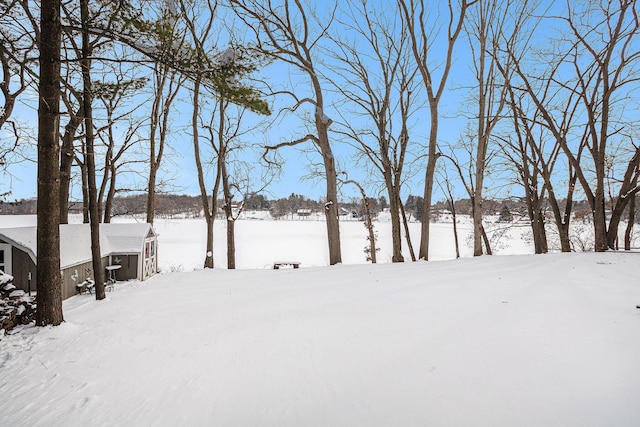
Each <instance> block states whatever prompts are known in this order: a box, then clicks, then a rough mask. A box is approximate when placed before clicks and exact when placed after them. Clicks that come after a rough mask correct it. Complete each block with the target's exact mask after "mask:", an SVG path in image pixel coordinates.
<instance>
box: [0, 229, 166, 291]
mask: <svg viewBox="0 0 640 427" xmlns="http://www.w3.org/2000/svg"><path fill="white" fill-rule="evenodd" d="M100 251H101V255H102V266H103V268H105V279H106V278H108V277H109V272H108V271H106V267H107V266H114V265H119V266H120V267H119V268H117V269H115V270H113V274H114V276H115V279H116V280H128V279H138V280H145V279H147V278H148V277H150V276H152V275H154V274H155V273H156V272H157V270H158V236H157V234H156V233H155V231H154V229H153V227H152V226H151V225H150V224H146V223H144V224H138V223H131V224H118V223H112V224H100ZM37 265H38V257H37V240H36V227H33V226H32V227H16V228H2V229H0V270H3V271H4V272H6V273H8V274H11V275H12V276H13V277H14V279H13V284H14V285H15V286H16V287H17V288H18V289H22V290H24V291H27V290H28V289H29V279H31V290H32V291H34V290H37V287H38V283H37V278H36V276H37V274H36V270H37ZM92 270H93V265H92V261H91V233H90V229H89V224H63V225H60V273H61V275H62V298H63V299H66V298H69V297H71V296H73V295H75V294H76V284H78V283H80V282H82V281H83V280H84V279H85V278H87V277H92V278H93V271H92Z"/></svg>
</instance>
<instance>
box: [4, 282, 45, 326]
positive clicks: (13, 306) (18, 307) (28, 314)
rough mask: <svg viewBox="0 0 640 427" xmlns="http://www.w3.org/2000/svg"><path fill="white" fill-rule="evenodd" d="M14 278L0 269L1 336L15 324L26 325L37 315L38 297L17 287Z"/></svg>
mask: <svg viewBox="0 0 640 427" xmlns="http://www.w3.org/2000/svg"><path fill="white" fill-rule="evenodd" d="M7 276H8V277H7ZM12 279H13V278H12V277H11V276H9V275H7V274H4V273H2V272H1V271H0V338H2V336H3V335H4V333H5V332H6V331H9V330H11V329H12V328H13V327H14V326H16V325H26V324H28V323H30V322H31V321H32V320H34V319H35V317H36V298H35V297H34V296H29V295H27V294H26V293H25V291H23V290H20V289H16V287H15V285H14V284H13V283H11V281H12Z"/></svg>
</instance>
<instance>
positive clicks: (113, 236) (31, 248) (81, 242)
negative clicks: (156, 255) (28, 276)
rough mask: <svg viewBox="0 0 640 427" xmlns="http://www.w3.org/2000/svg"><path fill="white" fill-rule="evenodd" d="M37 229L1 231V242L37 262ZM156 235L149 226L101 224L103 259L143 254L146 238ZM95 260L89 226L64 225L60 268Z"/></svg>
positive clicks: (138, 224)
mask: <svg viewBox="0 0 640 427" xmlns="http://www.w3.org/2000/svg"><path fill="white" fill-rule="evenodd" d="M36 235H37V233H36V227H33V226H31V227H14V228H2V229H0V239H3V240H6V241H7V242H8V243H11V244H13V245H15V246H18V247H20V248H21V249H22V250H24V251H25V252H26V253H27V254H29V256H30V257H31V259H32V260H33V261H34V262H36V256H37V238H36ZM149 235H155V233H154V231H153V228H152V227H151V225H150V224H147V223H125V224H123V223H112V224H100V251H101V254H102V256H107V255H111V254H126V253H140V252H141V251H142V248H143V245H144V239H145V238H146V237H147V236H149ZM90 260H91V231H90V228H89V224H62V225H60V268H65V267H69V266H72V265H76V264H80V263H83V262H87V261H90Z"/></svg>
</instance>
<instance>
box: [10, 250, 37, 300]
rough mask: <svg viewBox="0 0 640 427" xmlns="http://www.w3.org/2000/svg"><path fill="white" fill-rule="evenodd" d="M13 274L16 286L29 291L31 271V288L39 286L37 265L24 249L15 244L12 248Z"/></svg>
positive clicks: (34, 288) (33, 289)
mask: <svg viewBox="0 0 640 427" xmlns="http://www.w3.org/2000/svg"><path fill="white" fill-rule="evenodd" d="M11 269H12V270H11V275H12V276H13V284H14V285H15V287H16V288H18V289H22V290H23V291H25V292H29V273H31V290H32V291H35V290H36V289H37V287H38V278H37V274H36V265H35V264H34V262H33V261H32V260H31V257H30V256H29V255H28V254H27V253H26V252H24V251H21V250H20V249H18V248H16V247H15V246H13V247H12V248H11Z"/></svg>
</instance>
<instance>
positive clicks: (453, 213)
mask: <svg viewBox="0 0 640 427" xmlns="http://www.w3.org/2000/svg"><path fill="white" fill-rule="evenodd" d="M449 196H450V197H449V205H450V206H451V219H452V220H453V240H454V242H455V244H456V259H458V258H460V243H459V239H458V218H457V216H456V203H455V202H454V201H453V197H452V196H451V194H449Z"/></svg>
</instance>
